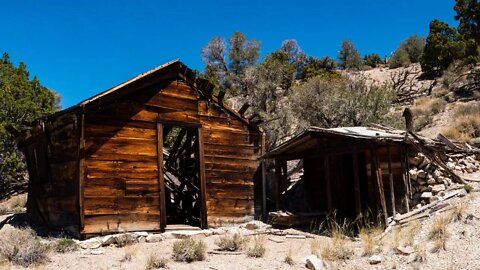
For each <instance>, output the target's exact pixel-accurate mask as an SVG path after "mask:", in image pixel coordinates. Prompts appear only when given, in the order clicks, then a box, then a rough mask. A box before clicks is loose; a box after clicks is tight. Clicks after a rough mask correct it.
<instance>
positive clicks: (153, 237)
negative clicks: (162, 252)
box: [145, 234, 163, 243]
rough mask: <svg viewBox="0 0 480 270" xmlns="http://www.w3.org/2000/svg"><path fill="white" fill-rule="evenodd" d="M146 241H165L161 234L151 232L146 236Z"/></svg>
mask: <svg viewBox="0 0 480 270" xmlns="http://www.w3.org/2000/svg"><path fill="white" fill-rule="evenodd" d="M145 241H147V243H156V242H161V241H163V236H162V235H161V234H149V235H148V236H147V237H146V238H145Z"/></svg>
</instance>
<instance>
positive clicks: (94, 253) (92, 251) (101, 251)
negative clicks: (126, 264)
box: [90, 250, 105, 255]
mask: <svg viewBox="0 0 480 270" xmlns="http://www.w3.org/2000/svg"><path fill="white" fill-rule="evenodd" d="M90 254H92V255H102V254H105V251H103V250H90Z"/></svg>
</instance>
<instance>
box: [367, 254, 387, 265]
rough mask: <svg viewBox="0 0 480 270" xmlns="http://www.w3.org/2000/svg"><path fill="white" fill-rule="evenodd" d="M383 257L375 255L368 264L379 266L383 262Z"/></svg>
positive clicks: (369, 259)
mask: <svg viewBox="0 0 480 270" xmlns="http://www.w3.org/2000/svg"><path fill="white" fill-rule="evenodd" d="M382 259H383V258H382V257H381V256H380V255H373V256H371V257H370V258H368V263H369V264H379V263H381V262H382Z"/></svg>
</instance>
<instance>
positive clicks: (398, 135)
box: [263, 126, 405, 158]
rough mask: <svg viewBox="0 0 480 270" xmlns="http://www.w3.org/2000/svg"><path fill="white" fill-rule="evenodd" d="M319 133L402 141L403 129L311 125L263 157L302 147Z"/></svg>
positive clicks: (364, 138) (403, 136)
mask: <svg viewBox="0 0 480 270" xmlns="http://www.w3.org/2000/svg"><path fill="white" fill-rule="evenodd" d="M321 135H325V136H330V137H331V136H334V137H338V138H350V139H358V140H372V141H392V142H404V141H405V131H403V130H396V129H393V128H392V129H388V130H387V129H380V128H373V127H338V128H328V129H327V128H320V127H315V126H311V127H309V128H308V129H306V130H304V131H303V132H300V133H299V134H297V135H296V136H294V137H293V138H291V139H290V140H288V141H286V142H284V143H282V144H280V145H279V146H277V147H275V148H274V149H272V150H271V151H270V152H268V153H267V154H265V155H264V156H263V158H269V157H273V156H277V155H281V154H285V153H288V152H290V151H296V150H298V149H302V148H304V147H303V146H306V145H311V142H312V140H314V139H315V138H314V136H315V137H318V136H321Z"/></svg>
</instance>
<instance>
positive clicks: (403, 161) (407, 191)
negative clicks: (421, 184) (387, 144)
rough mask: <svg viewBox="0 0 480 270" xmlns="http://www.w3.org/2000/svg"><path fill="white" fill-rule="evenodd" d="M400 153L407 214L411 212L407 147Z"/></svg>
mask: <svg viewBox="0 0 480 270" xmlns="http://www.w3.org/2000/svg"><path fill="white" fill-rule="evenodd" d="M400 153H401V158H400V164H401V168H402V180H403V186H404V188H405V198H404V199H405V204H406V206H407V212H409V211H410V202H409V198H410V185H409V183H408V182H407V177H408V168H407V166H405V164H406V163H407V161H406V156H407V153H406V149H405V147H403V146H402V148H401V149H400Z"/></svg>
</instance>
